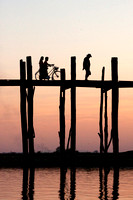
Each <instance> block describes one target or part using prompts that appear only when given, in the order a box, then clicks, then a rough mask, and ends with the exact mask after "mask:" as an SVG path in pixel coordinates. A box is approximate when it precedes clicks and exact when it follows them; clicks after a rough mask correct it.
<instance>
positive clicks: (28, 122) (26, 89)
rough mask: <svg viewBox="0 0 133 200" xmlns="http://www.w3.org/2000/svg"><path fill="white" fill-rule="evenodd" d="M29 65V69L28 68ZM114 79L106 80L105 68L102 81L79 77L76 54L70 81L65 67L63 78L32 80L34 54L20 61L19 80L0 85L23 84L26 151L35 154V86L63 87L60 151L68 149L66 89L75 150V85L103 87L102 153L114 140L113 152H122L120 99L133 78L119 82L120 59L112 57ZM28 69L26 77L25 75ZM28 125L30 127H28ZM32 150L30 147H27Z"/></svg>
mask: <svg viewBox="0 0 133 200" xmlns="http://www.w3.org/2000/svg"><path fill="white" fill-rule="evenodd" d="M26 68H27V70H26ZM111 70H112V80H110V81H105V80H104V68H103V70H102V80H101V81H98V80H91V81H88V80H87V81H86V80H76V57H71V80H65V69H61V80H52V81H51V80H50V81H44V80H32V63H31V57H27V62H24V61H23V60H20V80H4V79H3V80H0V86H20V97H21V98H20V108H21V127H22V143H23V153H24V154H28V152H29V153H30V154H33V153H34V137H35V133H34V127H33V97H34V91H35V86H59V87H60V106H59V108H60V131H59V138H60V151H61V153H63V152H64V151H65V90H66V89H71V130H70V134H69V140H68V142H69V141H71V144H70V149H71V151H72V152H73V153H74V152H75V150H76V87H92V88H100V89H101V103H100V123H99V127H100V128H99V129H100V131H99V133H98V134H99V136H100V152H101V153H102V152H105V153H106V152H107V151H108V148H109V145H110V143H111V142H113V153H114V154H117V153H118V152H119V137H118V99H119V88H126V87H133V81H118V62H117V58H112V60H111ZM26 71H27V78H26ZM110 89H111V90H112V129H111V137H110V140H109V141H108V117H107V92H108V90H110ZM104 95H105V111H104V112H105V128H104V131H103V98H104ZM27 127H28V129H27ZM67 146H68V147H69V143H68V145H67ZM28 149H29V150H28Z"/></svg>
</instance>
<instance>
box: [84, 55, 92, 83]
mask: <svg viewBox="0 0 133 200" xmlns="http://www.w3.org/2000/svg"><path fill="white" fill-rule="evenodd" d="M91 57H92V56H91V54H87V56H86V57H85V58H84V60H83V70H84V69H85V71H86V74H85V80H87V78H88V76H90V75H91V71H90V65H91V64H90V60H89V59H90V58H91Z"/></svg>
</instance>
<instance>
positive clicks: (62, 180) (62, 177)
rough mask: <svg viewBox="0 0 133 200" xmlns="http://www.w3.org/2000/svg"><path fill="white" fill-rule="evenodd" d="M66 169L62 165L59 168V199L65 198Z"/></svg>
mask: <svg viewBox="0 0 133 200" xmlns="http://www.w3.org/2000/svg"><path fill="white" fill-rule="evenodd" d="M66 171H67V169H66V168H64V167H61V168H60V190H59V197H60V200H65V184H66Z"/></svg>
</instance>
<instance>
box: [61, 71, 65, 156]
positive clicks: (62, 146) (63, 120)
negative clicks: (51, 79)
mask: <svg viewBox="0 0 133 200" xmlns="http://www.w3.org/2000/svg"><path fill="white" fill-rule="evenodd" d="M61 81H62V85H61V87H60V152H61V153H62V154H63V153H64V151H65V87H64V83H65V82H64V81H65V69H61Z"/></svg>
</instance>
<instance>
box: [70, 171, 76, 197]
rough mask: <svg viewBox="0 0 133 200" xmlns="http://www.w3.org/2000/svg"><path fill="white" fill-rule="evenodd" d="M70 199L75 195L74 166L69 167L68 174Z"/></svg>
mask: <svg viewBox="0 0 133 200" xmlns="http://www.w3.org/2000/svg"><path fill="white" fill-rule="evenodd" d="M70 176H71V177H70V195H71V196H70V200H74V199H75V197H76V194H75V191H76V168H75V167H72V168H71V175H70Z"/></svg>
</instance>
